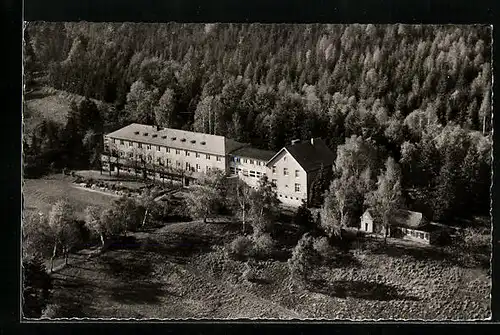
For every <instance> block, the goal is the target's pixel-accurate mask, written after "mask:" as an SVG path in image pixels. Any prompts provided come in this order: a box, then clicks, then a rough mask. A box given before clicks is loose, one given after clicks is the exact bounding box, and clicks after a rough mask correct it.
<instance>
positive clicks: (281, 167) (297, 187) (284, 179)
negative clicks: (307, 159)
mask: <svg viewBox="0 0 500 335" xmlns="http://www.w3.org/2000/svg"><path fill="white" fill-rule="evenodd" d="M267 167H268V168H267V177H268V179H269V180H270V181H271V182H273V183H274V184H275V185H276V190H277V193H278V199H279V200H280V201H281V202H282V203H284V204H286V205H289V206H294V207H298V206H300V205H301V203H302V201H303V200H304V201H307V190H308V185H307V173H306V171H305V170H304V169H303V168H302V166H300V164H299V163H298V162H297V161H296V160H295V158H294V157H293V156H292V155H290V154H289V153H288V151H287V150H282V151H281V152H280V153H279V154H278V155H277V156H275V157H274V158H273V159H271V161H269V162H268V164H267Z"/></svg>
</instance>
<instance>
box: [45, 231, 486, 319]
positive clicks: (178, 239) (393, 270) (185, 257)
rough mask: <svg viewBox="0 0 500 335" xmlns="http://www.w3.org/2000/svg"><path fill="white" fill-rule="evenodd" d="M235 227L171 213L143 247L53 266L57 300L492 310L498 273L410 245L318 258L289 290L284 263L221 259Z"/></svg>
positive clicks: (124, 308)
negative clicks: (343, 261)
mask: <svg viewBox="0 0 500 335" xmlns="http://www.w3.org/2000/svg"><path fill="white" fill-rule="evenodd" d="M237 231H238V227H237V226H232V225H231V224H229V225H228V224H204V223H202V222H199V221H198V222H196V221H193V222H187V223H172V224H169V225H167V226H165V227H163V228H161V229H159V230H157V231H155V232H151V233H136V234H135V235H134V236H135V237H136V238H137V244H138V245H140V246H139V247H137V248H132V249H125V250H124V249H121V250H117V251H110V252H107V253H106V254H104V255H102V256H99V257H95V258H92V259H85V258H81V257H79V256H73V257H74V259H72V260H71V261H70V264H73V265H70V266H69V267H67V268H64V269H63V270H61V271H59V272H57V273H56V274H55V275H54V278H55V280H56V290H55V298H54V301H53V303H54V304H56V305H58V306H60V307H59V309H58V310H59V312H58V313H59V314H58V316H59V317H74V316H77V317H113V318H153V319H163V318H166V319H186V318H197V319H198V318H209V319H213V318H215V319H227V318H229V319H238V318H270V319H272V318H278V319H307V318H326V319H351V320H362V319H412V320H415V319H420V320H429V319H431V320H432V319H440V320H443V319H446V320H466V319H473V318H474V319H484V318H488V317H489V314H490V306H489V291H490V280H491V279H490V277H489V276H488V275H487V273H486V272H485V271H484V270H482V269H477V268H467V267H463V266H460V265H458V264H453V263H450V262H449V261H446V260H439V259H416V258H415V257H414V256H411V252H410V253H408V251H405V252H404V253H403V254H399V255H397V254H390V253H386V252H377V251H375V249H374V250H372V251H370V250H368V249H367V250H365V251H361V250H359V251H353V260H354V261H353V263H352V264H353V265H352V266H351V267H342V268H335V267H324V268H318V269H317V270H315V272H316V275H315V278H317V279H316V281H313V282H317V283H320V282H321V284H316V285H317V286H316V288H312V289H308V290H304V289H298V288H295V289H293V290H290V289H289V287H288V269H287V264H286V262H282V261H276V260H270V261H259V262H256V263H255V265H253V266H252V268H253V269H254V271H255V273H256V277H257V278H259V279H258V280H255V281H254V282H247V281H245V280H243V279H242V277H241V275H242V273H243V270H244V269H245V266H244V263H241V262H237V261H231V260H226V261H223V259H224V258H223V257H222V255H221V254H220V251H218V249H217V247H214V246H217V245H221V244H223V243H227V242H229V241H231V239H232V238H233V237H234V236H235V234H237ZM391 243H397V241H395V242H391ZM393 247H394V248H398V247H397V245H395V246H393ZM214 248H215V249H214ZM401 250H402V249H401ZM422 252H425V250H424V251H422ZM431 252H432V251H431ZM415 255H416V254H415Z"/></svg>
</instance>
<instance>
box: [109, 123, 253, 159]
mask: <svg viewBox="0 0 500 335" xmlns="http://www.w3.org/2000/svg"><path fill="white" fill-rule="evenodd" d="M107 136H109V137H110V138H118V139H124V140H129V141H137V142H142V143H148V144H152V145H164V146H168V147H171V148H179V149H183V150H193V151H199V152H203V153H209V154H215V155H222V156H224V155H226V154H228V153H229V152H231V151H233V150H235V149H237V148H239V147H241V146H243V145H244V143H239V142H237V141H234V140H232V139H227V138H225V137H224V136H218V135H211V134H204V133H197V132H192V131H186V130H180V129H173V128H159V129H157V128H156V127H155V126H150V125H145V124H138V123H131V124H129V125H128V126H125V127H123V128H121V129H118V130H116V131H114V132H111V133H109V134H107Z"/></svg>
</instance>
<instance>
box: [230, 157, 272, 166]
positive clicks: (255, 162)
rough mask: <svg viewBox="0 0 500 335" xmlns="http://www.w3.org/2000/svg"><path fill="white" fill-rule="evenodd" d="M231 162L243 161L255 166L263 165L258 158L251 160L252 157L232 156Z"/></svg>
mask: <svg viewBox="0 0 500 335" xmlns="http://www.w3.org/2000/svg"><path fill="white" fill-rule="evenodd" d="M233 162H235V163H241V162H243V163H245V164H251V165H257V166H262V165H264V164H265V163H264V162H262V161H258V160H255V161H254V160H253V159H249V158H240V157H233Z"/></svg>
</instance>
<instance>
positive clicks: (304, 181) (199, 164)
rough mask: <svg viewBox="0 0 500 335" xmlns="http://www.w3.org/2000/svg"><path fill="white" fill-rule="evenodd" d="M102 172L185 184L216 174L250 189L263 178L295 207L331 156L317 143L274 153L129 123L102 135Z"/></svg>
mask: <svg viewBox="0 0 500 335" xmlns="http://www.w3.org/2000/svg"><path fill="white" fill-rule="evenodd" d="M104 146H105V153H104V154H103V155H102V157H101V163H102V168H103V169H104V170H107V171H109V173H110V174H111V173H116V174H120V173H125V174H136V175H142V176H144V177H145V178H151V179H158V180H165V179H175V180H182V181H183V182H184V183H185V184H188V183H189V181H190V180H193V179H196V178H198V177H199V176H200V174H201V173H205V172H207V171H209V170H211V169H220V170H223V171H225V172H226V173H228V174H230V175H235V176H236V175H237V176H239V178H241V179H242V180H243V181H245V182H246V183H247V184H248V185H250V186H252V187H255V186H257V184H258V180H259V179H260V178H261V177H262V176H264V175H266V176H267V177H268V178H269V180H271V181H272V182H273V183H274V184H275V185H276V190H277V194H278V198H279V199H280V200H281V201H282V202H283V203H284V204H287V205H291V206H299V205H300V204H301V202H302V201H303V200H304V201H307V200H308V194H309V189H310V186H311V182H312V180H314V177H315V176H316V174H317V172H319V170H320V169H321V167H322V166H324V167H330V166H331V165H332V164H333V161H334V155H333V153H332V152H331V151H330V150H329V149H328V147H327V146H326V145H325V143H324V142H323V141H322V140H321V139H311V140H309V141H304V142H300V141H293V142H292V143H291V144H290V145H288V146H285V147H284V148H282V149H281V150H279V151H278V152H272V151H268V150H260V149H255V148H252V147H250V146H249V145H248V144H245V143H240V142H237V141H234V140H232V139H228V138H225V137H224V136H217V135H210V134H203V133H196V132H190V131H185V130H178V129H171V128H159V127H156V126H149V125H143V124H137V123H132V124H130V125H128V126H126V127H123V128H121V129H119V130H116V131H114V132H112V133H109V134H106V135H104Z"/></svg>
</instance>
